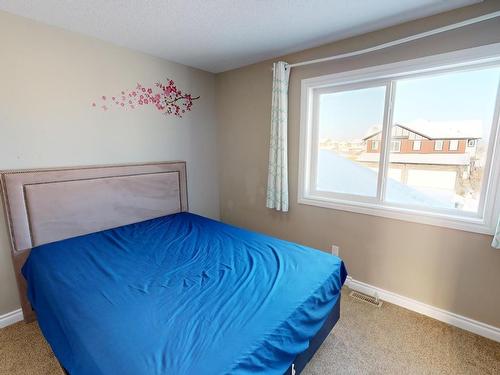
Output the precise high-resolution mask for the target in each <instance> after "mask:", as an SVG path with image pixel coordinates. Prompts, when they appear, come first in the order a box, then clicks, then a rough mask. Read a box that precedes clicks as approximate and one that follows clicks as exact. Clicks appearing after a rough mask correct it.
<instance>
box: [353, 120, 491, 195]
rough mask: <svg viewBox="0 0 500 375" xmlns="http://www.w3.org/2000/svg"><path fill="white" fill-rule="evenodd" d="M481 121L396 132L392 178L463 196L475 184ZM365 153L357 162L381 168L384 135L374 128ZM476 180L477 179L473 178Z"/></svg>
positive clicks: (399, 127) (398, 127)
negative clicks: (474, 174)
mask: <svg viewBox="0 0 500 375" xmlns="http://www.w3.org/2000/svg"><path fill="white" fill-rule="evenodd" d="M481 132H482V129H481V123H480V122H478V121H466V122H446V123H444V122H443V123H435V122H429V121H416V122H413V123H411V124H395V125H394V126H393V128H392V141H391V155H390V158H389V161H390V167H389V171H388V173H389V177H391V178H393V179H395V180H397V181H399V182H402V183H405V184H408V185H411V186H415V187H422V188H435V189H447V190H453V191H455V192H462V193H463V194H465V193H467V191H470V190H469V189H468V187H469V186H470V184H471V183H474V181H471V180H473V178H471V176H472V174H473V171H474V170H475V169H476V168H475V167H479V166H476V161H477V159H478V158H477V155H476V153H477V143H478V140H479V139H481V137H482V135H481ZM363 141H364V142H365V151H364V152H363V153H362V154H361V155H359V157H357V158H356V161H357V162H360V163H361V164H364V165H366V166H368V167H370V168H377V167H378V161H379V157H380V150H381V147H380V144H381V141H382V131H381V130H380V128H379V127H374V128H372V129H371V130H370V131H369V132H368V133H367V135H366V136H365V137H364V138H363ZM472 177H473V176H472Z"/></svg>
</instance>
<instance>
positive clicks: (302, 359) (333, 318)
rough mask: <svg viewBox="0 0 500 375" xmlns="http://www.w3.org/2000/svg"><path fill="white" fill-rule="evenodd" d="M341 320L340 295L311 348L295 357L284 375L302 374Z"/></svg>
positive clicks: (310, 344) (312, 341)
mask: <svg viewBox="0 0 500 375" xmlns="http://www.w3.org/2000/svg"><path fill="white" fill-rule="evenodd" d="M339 318H340V295H339V298H338V300H337V302H336V303H335V306H333V308H332V311H331V312H330V314H329V315H328V318H326V321H325V323H323V326H322V327H321V329H320V330H319V332H318V333H317V334H316V336H314V337H313V338H312V339H311V342H310V343H309V348H307V350H305V351H304V352H302V353H300V354H299V355H298V356H297V357H295V360H294V361H293V364H292V365H291V366H290V367H289V368H288V370H286V372H285V374H284V375H298V374H300V373H301V372H302V370H304V368H305V367H306V365H307V364H308V363H309V361H310V360H311V358H312V357H313V356H314V353H316V351H317V350H318V348H319V347H320V346H321V344H323V341H325V339H326V337H327V336H328V335H329V333H330V332H331V330H332V328H333V327H334V326H335V324H336V323H337V321H338V320H339Z"/></svg>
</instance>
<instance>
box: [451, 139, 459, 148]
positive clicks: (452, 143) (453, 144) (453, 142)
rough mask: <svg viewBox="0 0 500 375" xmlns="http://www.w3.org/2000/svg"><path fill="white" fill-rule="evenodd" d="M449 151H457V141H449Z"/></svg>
mask: <svg viewBox="0 0 500 375" xmlns="http://www.w3.org/2000/svg"><path fill="white" fill-rule="evenodd" d="M449 150H450V151H458V140H456V139H452V140H451V141H450V148H449Z"/></svg>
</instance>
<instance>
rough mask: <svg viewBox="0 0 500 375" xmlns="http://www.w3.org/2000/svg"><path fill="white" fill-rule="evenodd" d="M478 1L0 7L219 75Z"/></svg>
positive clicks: (245, 0)
mask: <svg viewBox="0 0 500 375" xmlns="http://www.w3.org/2000/svg"><path fill="white" fill-rule="evenodd" d="M477 2H480V1H478V0H268V1H266V0H79V1H77V0H73V1H71V0H43V1H40V0H0V9H2V10H5V11H7V12H10V13H14V14H18V15H21V16H25V17H28V18H32V19H35V20H38V21H41V22H44V23H47V24H50V25H54V26H59V27H62V28H64V29H68V30H72V31H76V32H79V33H82V34H86V35H90V36H94V37H97V38H99V39H102V40H106V41H109V42H113V43H115V44H118V45H121V46H124V47H128V48H132V49H135V50H139V51H143V52H146V53H150V54H152V55H156V56H159V57H163V58H165V59H168V60H171V61H175V62H178V63H181V64H185V65H189V66H193V67H197V68H200V69H204V70H207V71H210V72H221V71H225V70H229V69H233V68H237V67H240V66H243V65H247V64H251V63H255V62H258V61H262V60H265V59H269V58H273V57H276V56H279V55H283V54H286V53H290V52H294V51H299V50H302V49H305V48H310V47H314V46H318V45H321V44H324V43H328V42H332V41H335V40H339V39H343V38H346V37H349V36H353V35H358V34H362V33H365V32H368V31H372V30H376V29H380V28H383V27H387V26H392V25H395V24H398V23H402V22H405V21H409V20H413V19H417V18H420V17H425V16H429V15H432V14H436V13H440V12H443V11H447V10H450V9H454V8H458V7H462V6H465V5H469V4H473V3H477Z"/></svg>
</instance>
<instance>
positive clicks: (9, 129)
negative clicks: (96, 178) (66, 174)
mask: <svg viewBox="0 0 500 375" xmlns="http://www.w3.org/2000/svg"><path fill="white" fill-rule="evenodd" d="M0 46H1V47H0V48H1V52H0V55H1V57H0V87H1V89H0V169H11V168H34V167H48V166H66V165H82V164H106V163H126V162H141V161H159V160H174V159H175V160H177V159H180V160H186V161H187V166H188V190H189V199H190V202H189V203H190V209H191V211H194V212H198V213H201V214H202V215H206V216H210V217H214V218H217V217H218V215H219V202H218V197H219V194H218V187H217V171H216V167H215V166H216V151H215V150H216V126H215V112H214V108H215V103H214V75H213V74H210V73H206V72H203V71H200V70H196V69H191V68H187V67H185V66H182V65H179V64H174V63H170V62H168V61H165V60H161V59H158V58H155V57H151V56H148V55H145V54H141V53H137V52H133V51H130V50H127V49H124V48H120V47H117V46H113V45H111V44H108V43H104V42H101V41H98V40H96V39H92V38H88V37H84V36H80V35H78V34H74V33H70V32H66V31H62V30H60V29H57V28H52V27H48V26H44V25H42V24H39V23H36V22H32V21H28V20H26V19H23V18H20V17H16V16H12V15H9V14H7V13H1V12H0ZM166 77H169V78H172V79H174V80H175V82H176V83H177V84H178V86H179V87H180V88H181V89H182V90H185V91H186V92H190V93H192V94H193V95H201V99H200V100H198V101H196V102H195V104H194V106H193V111H192V112H190V113H188V114H187V115H186V116H185V117H184V118H182V119H177V118H174V117H171V116H170V117H166V116H164V115H162V114H161V113H160V112H157V111H154V110H153V109H152V108H141V109H137V110H135V111H121V110H110V111H108V112H103V111H100V110H97V109H93V108H91V106H90V104H91V103H92V101H93V100H94V99H96V98H98V97H100V96H101V95H104V94H107V95H110V94H117V93H119V92H120V91H121V90H122V89H126V88H134V87H135V85H136V83H137V82H142V83H144V84H154V83H155V82H156V81H157V80H164V79H165V78H166ZM9 254H10V253H9V245H8V241H7V234H6V229H5V223H4V217H3V215H0V315H2V314H4V313H7V312H10V311H12V310H14V309H16V308H18V307H19V302H18V297H17V290H16V286H15V281H14V275H13V272H12V266H11V260H10V255H9Z"/></svg>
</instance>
